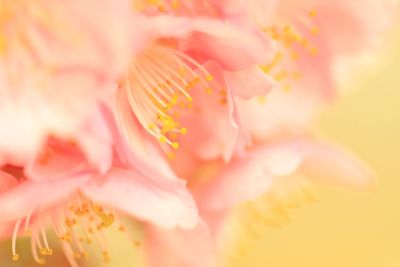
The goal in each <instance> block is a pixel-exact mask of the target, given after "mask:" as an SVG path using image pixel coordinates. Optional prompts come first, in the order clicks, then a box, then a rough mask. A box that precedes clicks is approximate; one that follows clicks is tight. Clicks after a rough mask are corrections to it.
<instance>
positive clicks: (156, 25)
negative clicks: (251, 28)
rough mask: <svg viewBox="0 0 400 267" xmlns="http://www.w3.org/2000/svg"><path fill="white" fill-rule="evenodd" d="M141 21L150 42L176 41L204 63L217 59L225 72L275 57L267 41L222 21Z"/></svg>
mask: <svg viewBox="0 0 400 267" xmlns="http://www.w3.org/2000/svg"><path fill="white" fill-rule="evenodd" d="M142 20H143V21H142V25H143V33H144V35H147V38H148V40H149V43H150V42H151V41H154V40H156V39H159V38H176V39H177V40H178V43H181V45H182V46H183V48H184V49H185V50H187V51H189V53H190V52H191V53H192V54H194V55H197V56H200V57H201V58H203V60H200V61H201V62H204V61H205V60H204V59H206V60H215V61H217V62H218V63H219V64H221V66H222V67H223V68H224V69H229V70H240V69H242V68H244V67H249V66H252V65H254V64H256V63H260V62H265V61H267V60H268V59H270V58H271V57H272V52H273V48H272V44H271V43H270V42H269V41H268V39H265V38H263V37H262V36H259V35H256V34H252V33H250V32H248V31H246V30H244V29H241V28H239V27H234V26H231V25H227V24H226V23H224V22H223V21H222V20H218V19H212V18H191V17H174V16H167V15H159V16H151V17H148V18H147V17H142ZM143 48H144V47H143Z"/></svg>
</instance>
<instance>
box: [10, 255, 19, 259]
mask: <svg viewBox="0 0 400 267" xmlns="http://www.w3.org/2000/svg"><path fill="white" fill-rule="evenodd" d="M11 259H12V260H13V261H18V260H19V254H14V255H12V257H11Z"/></svg>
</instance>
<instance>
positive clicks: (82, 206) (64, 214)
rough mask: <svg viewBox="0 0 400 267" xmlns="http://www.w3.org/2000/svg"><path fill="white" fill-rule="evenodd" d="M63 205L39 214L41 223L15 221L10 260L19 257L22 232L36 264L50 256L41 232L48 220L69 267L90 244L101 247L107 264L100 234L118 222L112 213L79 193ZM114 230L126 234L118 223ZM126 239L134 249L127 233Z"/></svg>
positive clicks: (28, 219) (85, 254) (84, 255)
mask: <svg viewBox="0 0 400 267" xmlns="http://www.w3.org/2000/svg"><path fill="white" fill-rule="evenodd" d="M67 203H68V204H67V205H65V206H64V207H62V208H59V209H57V210H55V211H53V212H51V214H44V216H42V215H43V214H42V215H41V216H40V218H41V221H37V220H36V219H37V217H38V216H33V215H32V214H30V215H29V216H27V217H26V218H25V219H21V220H18V221H17V222H16V223H15V225H14V230H13V237H12V257H11V258H12V260H13V261H18V260H19V258H20V255H19V254H18V253H17V251H16V240H17V237H18V236H19V235H20V234H23V233H26V234H29V235H30V239H31V251H32V256H33V258H34V260H35V261H36V262H37V263H39V264H44V263H45V262H46V259H45V257H46V256H51V255H52V254H53V249H51V248H50V246H49V242H48V238H47V234H46V231H45V225H46V224H47V223H48V222H49V221H50V222H51V224H52V226H53V230H54V232H55V233H56V235H57V237H58V238H59V240H60V241H61V247H62V249H63V251H64V253H65V256H66V257H67V260H68V261H69V263H70V265H71V266H73V267H75V266H78V263H77V260H80V259H83V258H87V257H88V252H87V250H86V248H85V246H87V245H90V244H93V243H96V244H97V245H98V246H99V247H100V248H101V250H102V256H103V259H104V261H105V262H109V261H110V256H109V252H108V245H107V240H106V239H105V235H104V232H103V231H104V230H105V229H107V228H109V227H111V226H112V225H114V223H115V222H116V221H118V223H120V221H119V219H118V218H117V216H116V213H115V212H111V211H109V210H107V209H105V208H104V207H102V206H100V205H97V204H95V203H93V202H91V201H90V200H88V199H86V198H85V197H84V196H83V195H82V194H81V193H79V192H78V193H76V194H75V195H74V196H73V197H71V198H70V199H69V200H68V201H67ZM43 218H45V220H43ZM118 230H119V231H121V232H125V231H126V229H125V227H124V226H123V225H121V224H120V226H119V227H118ZM126 236H127V237H128V238H129V239H130V241H132V243H133V244H134V245H135V246H139V245H140V243H139V241H136V240H132V239H131V238H130V237H129V236H128V234H126Z"/></svg>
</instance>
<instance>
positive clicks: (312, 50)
mask: <svg viewBox="0 0 400 267" xmlns="http://www.w3.org/2000/svg"><path fill="white" fill-rule="evenodd" d="M310 53H311V55H313V56H315V55H316V54H318V49H317V48H316V47H311V48H310Z"/></svg>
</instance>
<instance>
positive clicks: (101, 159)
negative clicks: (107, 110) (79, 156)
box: [77, 110, 113, 174]
mask: <svg viewBox="0 0 400 267" xmlns="http://www.w3.org/2000/svg"><path fill="white" fill-rule="evenodd" d="M77 136H78V143H79V146H80V148H81V149H82V150H83V153H84V154H85V157H86V158H87V160H88V161H89V163H90V164H91V165H92V166H93V167H95V168H96V169H97V170H99V172H100V173H101V174H104V173H106V172H107V171H108V169H109V168H110V167H111V164H112V160H113V147H112V145H113V140H112V134H111V130H110V129H109V125H108V124H107V122H106V121H105V118H103V115H102V113H101V112H100V111H99V110H96V113H95V114H94V115H93V116H92V117H90V118H89V119H88V122H87V124H86V125H84V127H83V129H82V133H81V134H77Z"/></svg>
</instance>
